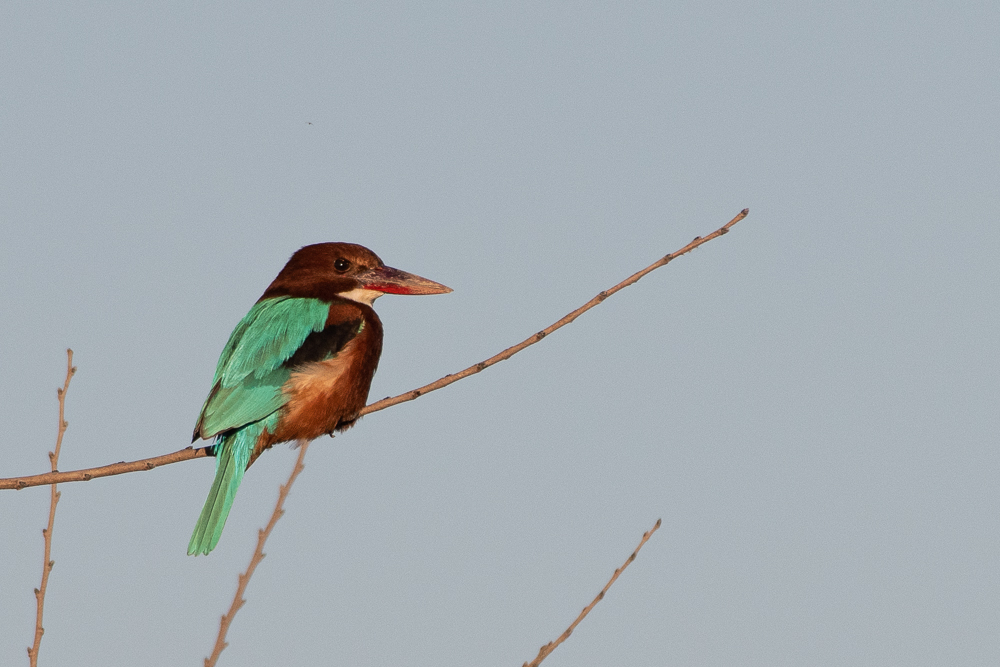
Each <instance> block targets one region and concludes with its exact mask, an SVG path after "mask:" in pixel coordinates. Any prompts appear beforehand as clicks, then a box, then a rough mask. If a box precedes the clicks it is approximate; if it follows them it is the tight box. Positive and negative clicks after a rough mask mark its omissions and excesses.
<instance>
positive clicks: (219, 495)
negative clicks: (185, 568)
mask: <svg viewBox="0 0 1000 667" xmlns="http://www.w3.org/2000/svg"><path fill="white" fill-rule="evenodd" d="M263 430H264V425H263V424H262V423H261V422H255V423H253V424H247V425H246V426H244V427H243V428H241V429H239V430H238V431H236V432H235V433H229V434H226V435H220V436H219V437H218V439H217V440H216V442H215V481H214V482H212V489H211V491H209V492H208V499H207V500H206V501H205V506H204V507H203V508H202V510H201V516H200V517H198V523H197V524H195V527H194V533H193V534H192V535H191V541H190V542H189V543H188V551H187V552H188V555H189V556H196V555H198V554H206V555H207V554H208V553H209V552H210V551H211V550H212V549H214V548H215V545H216V544H218V543H219V538H220V537H222V529H223V527H225V525H226V517H228V516H229V508H231V507H232V506H233V500H234V499H235V498H236V490H237V489H238V488H240V482H242V481H243V473H244V472H246V469H247V464H248V463H249V461H250V454H251V452H253V448H254V445H255V444H256V443H257V438H259V437H260V434H261V432H262V431H263Z"/></svg>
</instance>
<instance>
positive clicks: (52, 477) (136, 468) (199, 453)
mask: <svg viewBox="0 0 1000 667" xmlns="http://www.w3.org/2000/svg"><path fill="white" fill-rule="evenodd" d="M206 456H208V448H207V447H197V448H196V447H185V448H184V449H179V450H177V451H176V452H173V453H171V454H163V455H161V456H154V457H153V458H151V459H141V460H139V461H121V462H119V463H112V464H110V465H106V466H100V467H99V468H85V469H84V470H71V471H68V472H55V471H53V472H47V473H44V474H41V475H30V476H26V477H10V478H6V479H0V489H14V490H15V491H20V490H21V489H24V488H26V487H29V486H42V485H43V484H56V483H59V484H63V483H65V482H89V481H90V480H92V479H97V478H98V477H108V476H110V475H121V474H122V473H126V472H141V471H143V470H152V469H153V468H158V467H159V466H163V465H167V464H168V463H177V462H178V461H189V460H190V459H200V458H204V457H206Z"/></svg>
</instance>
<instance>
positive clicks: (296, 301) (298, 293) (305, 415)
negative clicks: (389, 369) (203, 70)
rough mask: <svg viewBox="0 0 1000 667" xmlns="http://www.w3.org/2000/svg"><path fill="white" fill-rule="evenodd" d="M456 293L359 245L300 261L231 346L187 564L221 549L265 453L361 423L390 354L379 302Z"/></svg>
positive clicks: (207, 408)
mask: <svg viewBox="0 0 1000 667" xmlns="http://www.w3.org/2000/svg"><path fill="white" fill-rule="evenodd" d="M450 291H451V289H450V288H448V287H445V286H444V285H441V284H439V283H436V282H433V281H431V280H427V279H425V278H421V277H420V276H415V275H413V274H412V273H406V272H405V271H399V270H397V269H393V268H390V267H388V266H386V265H385V264H383V263H382V260H380V259H379V258H378V257H377V256H376V255H375V253H373V252H372V251H371V250H369V249H368V248H365V247H363V246H360V245H355V244H353V243H317V244H316V245H309V246H305V247H304V248H301V249H300V250H298V251H297V252H296V253H295V254H294V255H292V257H291V259H289V260H288V263H287V264H286V265H285V268H283V269H282V270H281V272H280V273H279V274H278V277H277V278H275V279H274V282H272V283H271V285H270V287H268V288H267V290H265V291H264V294H263V296H261V297H260V299H259V300H258V301H257V303H256V304H254V307H253V308H251V309H250V312H249V313H247V315H246V317H244V318H243V319H242V320H241V321H240V323H239V324H238V325H236V329H234V330H233V333H232V334H231V335H230V336H229V342H228V343H226V347H225V348H224V349H223V350H222V355H221V356H220V357H219V363H218V365H217V366H216V368H215V379H214V380H213V381H212V391H211V392H209V394H208V398H207V399H206V400H205V405H204V406H203V407H202V409H201V414H200V415H199V416H198V423H197V424H196V425H195V427H194V437H193V438H192V440H191V441H192V442H194V441H195V440H197V439H198V438H205V439H208V438H213V437H214V438H215V443H214V444H213V445H212V446H211V452H212V453H213V454H214V455H215V457H216V459H215V460H216V462H215V481H214V482H213V483H212V489H211V491H209V493H208V500H206V501H205V507H204V508H203V509H202V510H201V516H200V517H199V518H198V523H197V525H196V526H195V528H194V534H193V535H191V542H190V543H189V544H188V554H191V555H195V554H207V553H209V552H210V551H211V550H212V549H214V548H215V545H216V544H218V542H219V537H220V536H221V535H222V528H223V526H225V524H226V517H227V516H229V508H230V507H232V504H233V498H235V496H236V490H237V489H238V488H239V486H240V482H241V481H242V480H243V473H244V472H245V471H246V469H247V468H249V467H250V465H251V464H252V463H253V462H254V461H255V460H256V459H257V457H258V456H260V454H261V453H262V452H263V451H264V450H265V449H269V448H270V447H272V446H273V445H275V444H277V443H279V442H288V441H291V440H296V441H309V440H312V439H314V438H318V437H319V436H321V435H325V434H330V435H333V433H334V432H335V431H343V430H344V429H347V428H350V427H351V426H352V425H353V424H354V422H355V421H357V419H358V416H359V413H360V412H361V409H362V408H363V407H364V406H365V402H366V401H367V400H368V389H369V387H370V386H371V383H372V376H374V375H375V368H376V367H377V366H378V359H379V355H380V354H381V353H382V322H381V321H380V320H379V318H378V315H376V314H375V311H374V310H373V309H372V303H374V301H375V299H377V298H378V297H380V296H382V295H383V294H444V293H446V292H450Z"/></svg>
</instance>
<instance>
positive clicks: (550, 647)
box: [523, 519, 661, 667]
mask: <svg viewBox="0 0 1000 667" xmlns="http://www.w3.org/2000/svg"><path fill="white" fill-rule="evenodd" d="M660 522H661V520H660V519H657V520H656V525H655V526H653V527H652V528H651V529H650V530H648V531H646V532H645V533H643V534H642V539H641V540H639V546H637V547H636V548H635V551H633V552H632V555H631V556H629V557H628V559H627V560H626V561H625V563H624V564H623V565H622V566H621V567H620V568H618V569H617V570H615V573H614V574H613V575H611V579H609V580H608V583H606V584H605V585H604V588H602V589H601V592H600V593H598V594H597V597H596V598H594V600H593V601H592V602H591V603H590V604H588V605H587V606H586V607H584V608H583V611H581V612H580V615H579V616H577V617H576V620H575V621H573V622H572V623H570V625H569V627H568V628H566V631H565V632H563V633H562V634H561V635H559V638H558V639H556V640H555V641H553V642H549V643H548V644H546V645H545V646H543V647H542V648H540V649H538V655H537V656H535V659H534V660H532V661H531V662H526V663H524V666H523V667H538V665H539V664H540V663H541V662H542V660H545V658H547V657H548V655H549V654H550V653H552V651H554V650H556V647H557V646H559V645H560V644H562V643H563V642H564V641H566V640H567V639H569V636H570V635H571V634H573V630H575V629H576V626H578V625H579V624H580V621H582V620H583V619H584V618H586V616H587V614H589V613H590V610H591V609H593V608H594V607H596V606H597V603H598V602H600V601H601V600H603V599H604V594H605V593H607V592H608V589H609V588H611V585H612V584H614V583H615V581H616V580H617V579H618V576H619V575H620V574H621V573H622V572H624V571H625V568H626V567H628V566H629V563H631V562H632V561H634V560H635V557H636V556H637V555H638V554H639V549H641V548H642V545H644V544H645V543H646V542H647V541H648V540H649V538H650V537H651V536H652V535H653V533H655V532H656V531H657V529H658V528H659V527H660Z"/></svg>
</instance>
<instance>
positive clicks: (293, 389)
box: [278, 332, 374, 439]
mask: <svg viewBox="0 0 1000 667" xmlns="http://www.w3.org/2000/svg"><path fill="white" fill-rule="evenodd" d="M364 343H365V335H364V332H363V333H361V334H359V335H358V336H356V337H355V338H354V339H352V340H351V341H349V342H348V343H347V344H346V345H344V347H343V348H342V349H341V350H340V351H339V352H338V353H337V354H336V356H334V357H333V358H331V359H326V360H323V361H312V362H309V363H305V364H302V365H301V366H298V367H297V368H296V369H295V370H294V371H293V372H292V374H291V377H289V379H288V381H287V382H286V383H285V384H284V386H283V387H282V392H284V393H285V395H286V396H287V397H288V402H287V403H286V404H285V409H284V413H283V414H282V416H281V419H280V425H279V427H278V430H279V431H280V432H283V433H282V435H283V436H285V439H312V438H318V437H319V436H321V435H324V434H326V433H331V432H333V431H334V430H335V429H339V428H346V427H347V426H349V425H350V424H351V423H352V422H353V421H354V420H355V419H357V415H358V412H359V411H360V410H361V408H363V407H364V405H365V401H366V400H367V398H368V388H369V386H370V385H371V376H372V375H373V374H374V368H372V369H371V370H370V372H368V369H366V368H365V365H366V364H365V363H364V361H365V357H366V355H365V354H364V349H363V348H364ZM288 436H291V437H288Z"/></svg>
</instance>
